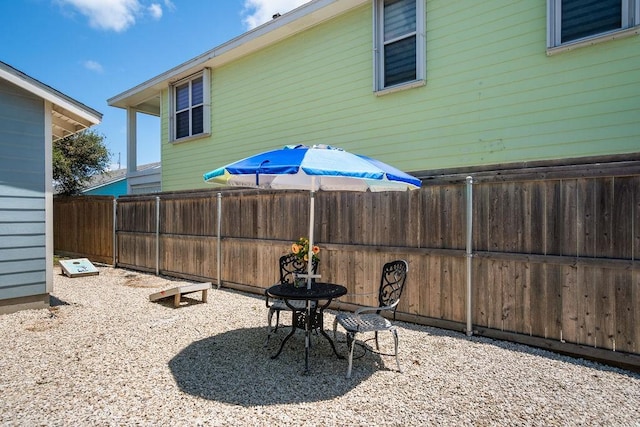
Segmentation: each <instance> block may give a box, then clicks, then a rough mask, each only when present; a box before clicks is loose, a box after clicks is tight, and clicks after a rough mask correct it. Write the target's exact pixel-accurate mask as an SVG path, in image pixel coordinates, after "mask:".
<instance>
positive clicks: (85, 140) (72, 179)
mask: <svg viewBox="0 0 640 427" xmlns="http://www.w3.org/2000/svg"><path fill="white" fill-rule="evenodd" d="M103 140H104V136H103V135H99V134H98V133H96V132H95V131H93V130H84V131H82V132H78V133H76V134H73V135H71V136H68V137H66V138H63V139H59V140H57V141H54V142H53V181H54V186H55V188H56V190H57V192H58V193H60V194H65V195H73V194H78V193H80V191H81V190H82V189H83V188H84V186H85V184H86V183H87V182H88V181H89V179H91V177H92V176H94V175H97V174H101V173H103V172H104V171H105V170H106V169H107V167H108V166H109V159H110V155H109V151H108V150H107V147H105V145H104V143H103Z"/></svg>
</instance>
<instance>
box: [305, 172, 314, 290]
mask: <svg viewBox="0 0 640 427" xmlns="http://www.w3.org/2000/svg"><path fill="white" fill-rule="evenodd" d="M314 186H315V177H312V178H311V188H312V189H311V193H310V194H311V199H310V200H309V251H308V252H307V255H308V256H307V258H308V259H307V289H311V280H312V277H311V276H312V275H313V245H314V243H313V224H314V222H315V218H314V217H315V198H316V192H315V191H314V190H313V188H314Z"/></svg>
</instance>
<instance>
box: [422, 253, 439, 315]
mask: <svg viewBox="0 0 640 427" xmlns="http://www.w3.org/2000/svg"><path fill="white" fill-rule="evenodd" d="M442 258H443V257H441V256H437V255H436V256H429V257H427V262H428V263H429V270H428V271H429V275H428V276H427V278H426V282H427V286H428V288H429V292H428V295H427V298H428V299H427V301H426V306H427V310H426V311H425V312H424V315H426V316H429V317H433V318H436V319H441V318H442V307H441V305H440V294H441V293H442Z"/></svg>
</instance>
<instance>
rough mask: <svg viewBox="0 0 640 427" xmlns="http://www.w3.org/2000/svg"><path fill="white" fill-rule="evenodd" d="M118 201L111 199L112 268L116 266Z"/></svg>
mask: <svg viewBox="0 0 640 427" xmlns="http://www.w3.org/2000/svg"><path fill="white" fill-rule="evenodd" d="M117 231H118V200H117V199H115V198H114V199H113V241H112V245H113V248H112V249H113V266H114V267H116V266H117V264H118V237H117V234H116V233H117Z"/></svg>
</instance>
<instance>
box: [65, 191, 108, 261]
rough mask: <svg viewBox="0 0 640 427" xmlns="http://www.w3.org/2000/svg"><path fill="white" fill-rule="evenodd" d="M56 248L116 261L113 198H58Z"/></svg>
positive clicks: (88, 256)
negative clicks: (114, 255) (114, 258)
mask: <svg viewBox="0 0 640 427" xmlns="http://www.w3.org/2000/svg"><path fill="white" fill-rule="evenodd" d="M53 206H54V209H53V217H54V224H53V243H54V251H56V252H58V253H65V254H69V255H72V256H84V257H87V258H89V259H91V260H93V261H97V262H104V263H109V264H110V263H112V262H113V252H114V251H113V197H110V196H78V197H56V198H55V199H54V205H53Z"/></svg>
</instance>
